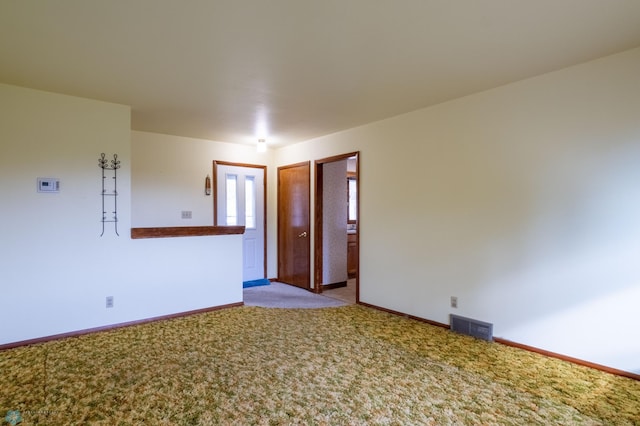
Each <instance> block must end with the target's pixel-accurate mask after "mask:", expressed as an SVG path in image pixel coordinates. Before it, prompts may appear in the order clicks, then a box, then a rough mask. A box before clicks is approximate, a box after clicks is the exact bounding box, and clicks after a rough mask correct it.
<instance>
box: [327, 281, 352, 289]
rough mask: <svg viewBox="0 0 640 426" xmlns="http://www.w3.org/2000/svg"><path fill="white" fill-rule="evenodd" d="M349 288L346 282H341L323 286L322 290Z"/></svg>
mask: <svg viewBox="0 0 640 426" xmlns="http://www.w3.org/2000/svg"><path fill="white" fill-rule="evenodd" d="M346 286H347V282H346V281H341V282H339V283H333V284H322V289H323V290H332V289H334V288H341V287H346Z"/></svg>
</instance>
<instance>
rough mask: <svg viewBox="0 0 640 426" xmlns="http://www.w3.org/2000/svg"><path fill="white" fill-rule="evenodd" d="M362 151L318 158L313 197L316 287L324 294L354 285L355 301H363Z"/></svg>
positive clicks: (316, 289)
mask: <svg viewBox="0 0 640 426" xmlns="http://www.w3.org/2000/svg"><path fill="white" fill-rule="evenodd" d="M359 154H360V153H359V152H351V153H346V154H342V155H337V156H333V157H328V158H323V159H321V160H316V162H315V198H314V201H315V210H314V213H315V220H314V224H315V233H314V241H315V244H314V266H315V268H314V271H315V274H314V290H315V292H316V293H322V292H323V291H324V290H331V291H334V290H333V289H336V288H341V287H345V286H349V285H350V284H352V285H353V286H354V287H355V289H354V291H355V302H356V303H358V302H359V300H360V280H359V275H360V274H359V270H360V265H359V259H360V226H359V225H360V223H359V219H360V203H359V186H360V176H359V170H360V163H359V159H360V155H359ZM342 291H343V290H341V292H342Z"/></svg>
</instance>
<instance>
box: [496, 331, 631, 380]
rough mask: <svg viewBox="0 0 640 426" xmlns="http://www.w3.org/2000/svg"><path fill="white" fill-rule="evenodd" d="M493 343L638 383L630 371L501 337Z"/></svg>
mask: <svg viewBox="0 0 640 426" xmlns="http://www.w3.org/2000/svg"><path fill="white" fill-rule="evenodd" d="M493 341H494V342H496V343H500V344H501V345H505V346H512V347H514V348H518V349H524V350H525V351H529V352H535V353H538V354H541V355H544V356H548V357H550V358H557V359H561V360H563V361H567V362H571V363H573V364H578V365H583V366H585V367H589V368H593V369H595V370H600V371H604V372H606V373H610V374H615V375H616V376H622V377H628V378H629V379H633V380H638V381H640V374H635V373H631V372H630V371H624V370H618V369H617V368H611V367H607V366H606V365H601V364H596V363H594V362H589V361H585V360H582V359H579V358H573V357H570V356H567V355H562V354H558V353H555V352H550V351H547V350H544V349H540V348H536V347H535V346H529V345H524V344H522V343H518V342H512V341H511V340H507V339H503V338H501V337H494V338H493Z"/></svg>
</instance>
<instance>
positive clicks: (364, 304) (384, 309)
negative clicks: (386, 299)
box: [358, 302, 449, 328]
mask: <svg viewBox="0 0 640 426" xmlns="http://www.w3.org/2000/svg"><path fill="white" fill-rule="evenodd" d="M358 305H362V306H366V307H367V308H371V309H376V310H378V311H382V312H387V313H389V314H393V315H397V316H399V317H405V318H409V319H412V320H416V321H420V322H424V323H426V324H429V325H435V326H436V327H442V328H449V324H443V323H441V322H437V321H431V320H428V319H426V318H421V317H416V316H413V315H409V314H405V313H404V312H399V311H394V310H391V309H387V308H383V307H381V306H376V305H370V304H369V303H365V302H358Z"/></svg>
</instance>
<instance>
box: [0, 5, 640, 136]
mask: <svg viewBox="0 0 640 426" xmlns="http://www.w3.org/2000/svg"><path fill="white" fill-rule="evenodd" d="M637 46H640V1H639V0H606V1H605V0H529V1H527V0H199V1H196V0H184V1H178V0H103V1H98V0H96V1H87V0H50V1H41V0H1V1H0V82H4V83H9V84H15V85H20V86H27V87H32V88H36V89H42V90H48V91H53V92H58V93H65V94H70V95H76V96H82V97H88V98H94V99H100V100H105V101H110V102H116V103H122V104H126V105H131V107H132V128H133V129H135V130H142V131H150V132H158V133H167V134H174V135H181V136H190V137H197V138H204V139H211V140H218V141H227V142H237V143H255V141H256V139H257V138H258V137H267V140H268V142H269V143H270V144H272V145H274V146H278V145H284V144H288V143H294V142H299V141H302V140H307V139H310V138H314V137H317V136H321V135H325V134H329V133H333V132H336V131H339V130H342V129H346V128H350V127H354V126H358V125H361V124H365V123H368V122H371V121H375V120H379V119H382V118H386V117H391V116H394V115H398V114H401V113H404V112H408V111H412V110H415V109H419V108H422V107H425V106H429V105H433V104H436V103H439V102H443V101H446V100H449V99H453V98H457V97H460V96H464V95H468V94H471V93H475V92H478V91H482V90H486V89H489V88H492V87H496V86H499V85H503V84H506V83H510V82H513V81H517V80H521V79H524V78H528V77H531V76H534V75H538V74H541V73H545V72H549V71H553V70H557V69H560V68H563V67H567V66H570V65H574V64H577V63H580V62H584V61H588V60H591V59H595V58H598V57H602V56H605V55H609V54H612V53H616V52H619V51H623V50H627V49H630V48H633V47H637Z"/></svg>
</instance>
